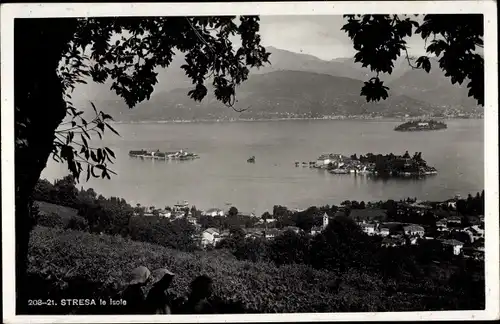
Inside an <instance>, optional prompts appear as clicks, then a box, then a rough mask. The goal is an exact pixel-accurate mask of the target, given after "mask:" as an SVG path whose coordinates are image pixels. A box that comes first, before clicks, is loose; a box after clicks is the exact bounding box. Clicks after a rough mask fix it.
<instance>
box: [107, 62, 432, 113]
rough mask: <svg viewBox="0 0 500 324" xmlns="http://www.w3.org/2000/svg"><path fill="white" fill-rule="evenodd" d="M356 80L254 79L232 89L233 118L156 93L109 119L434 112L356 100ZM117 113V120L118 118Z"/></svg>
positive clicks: (209, 104)
mask: <svg viewBox="0 0 500 324" xmlns="http://www.w3.org/2000/svg"><path fill="white" fill-rule="evenodd" d="M362 85H363V82H362V81H361V80H355V79H351V78H346V77H335V76H331V75H326V74H319V73H310V72H301V71H276V72H270V73H265V74H256V75H252V76H250V78H249V79H248V80H247V81H246V82H245V83H243V84H242V85H241V86H240V87H239V88H238V89H237V100H238V103H237V108H238V109H240V108H248V107H249V108H248V110H246V111H245V112H243V113H236V112H234V111H232V110H231V109H229V108H227V107H225V106H224V105H222V104H221V103H220V102H218V101H217V100H215V98H214V97H213V95H211V94H209V95H207V97H206V98H205V99H204V100H203V101H202V102H200V103H198V102H195V101H193V100H192V99H190V98H188V97H187V92H188V89H175V90H172V91H166V92H158V93H156V94H155V95H154V96H152V97H151V99H150V100H149V101H148V102H144V103H142V104H140V105H139V106H138V107H137V108H135V109H132V110H128V111H127V110H126V109H124V107H123V106H122V107H118V105H117V104H116V103H114V104H113V103H112V102H107V103H103V104H104V105H112V106H113V107H109V108H111V111H110V112H111V114H112V115H113V116H115V119H116V120H121V121H153V120H175V119H183V120H188V119H220V118H256V119H259V118H261V119H267V118H288V117H305V118H311V117H323V116H349V115H366V114H373V115H380V116H387V117H389V116H403V115H405V114H409V115H415V116H416V115H422V114H428V113H433V112H436V111H437V110H436V108H433V107H432V106H430V105H429V104H426V103H424V102H420V101H418V100H415V99H412V98H410V97H408V96H405V95H392V96H390V97H389V98H388V99H387V100H385V101H381V102H378V103H366V100H365V99H364V97H361V96H360V90H361V87H362ZM120 113H121V114H120Z"/></svg>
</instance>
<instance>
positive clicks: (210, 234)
mask: <svg viewBox="0 0 500 324" xmlns="http://www.w3.org/2000/svg"><path fill="white" fill-rule="evenodd" d="M218 238H219V230H217V229H215V228H207V229H206V230H204V231H203V232H202V233H201V246H202V247H206V246H208V245H215V243H216V242H217V239H218Z"/></svg>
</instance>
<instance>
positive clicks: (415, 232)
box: [403, 224, 425, 237]
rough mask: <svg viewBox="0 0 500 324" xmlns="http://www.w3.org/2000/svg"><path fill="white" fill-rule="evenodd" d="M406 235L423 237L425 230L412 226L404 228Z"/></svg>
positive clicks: (418, 226)
mask: <svg viewBox="0 0 500 324" xmlns="http://www.w3.org/2000/svg"><path fill="white" fill-rule="evenodd" d="M403 229H404V232H405V234H406V235H410V236H419V237H423V236H424V234H425V229H424V228H423V227H422V226H420V225H415V224H410V225H407V226H405V227H403Z"/></svg>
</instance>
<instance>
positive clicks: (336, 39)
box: [260, 15, 425, 60]
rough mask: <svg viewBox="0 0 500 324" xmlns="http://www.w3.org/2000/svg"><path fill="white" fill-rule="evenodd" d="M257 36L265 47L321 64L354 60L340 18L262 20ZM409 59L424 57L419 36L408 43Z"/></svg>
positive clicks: (307, 17)
mask: <svg viewBox="0 0 500 324" xmlns="http://www.w3.org/2000/svg"><path fill="white" fill-rule="evenodd" d="M260 19H261V24H260V34H261V37H262V44H263V45H264V46H274V47H277V48H280V49H285V50H289V51H292V52H297V53H304V54H310V55H314V56H316V57H319V58H321V59H324V60H331V59H335V58H341V57H352V56H354V50H353V48H352V41H351V40H350V39H349V37H348V36H347V33H345V32H344V31H342V30H340V29H341V28H342V26H343V25H344V23H345V20H344V18H343V17H342V16H319V15H310V16H261V17H260ZM408 46H409V53H410V55H421V54H424V53H425V50H424V41H423V40H422V39H421V38H420V36H412V37H411V38H410V39H408Z"/></svg>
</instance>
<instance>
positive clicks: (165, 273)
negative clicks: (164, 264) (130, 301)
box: [146, 269, 175, 314]
mask: <svg viewBox="0 0 500 324" xmlns="http://www.w3.org/2000/svg"><path fill="white" fill-rule="evenodd" d="M174 276H175V275H174V274H173V273H172V272H170V271H169V270H167V269H157V270H155V271H153V277H154V278H155V279H156V280H157V282H156V283H155V284H154V285H153V287H152V288H151V289H150V290H149V293H148V297H147V298H146V305H147V306H146V307H147V308H148V310H149V312H148V313H153V314H172V300H171V298H170V297H169V296H168V293H167V289H168V288H169V287H170V284H171V283H172V280H173V279H174Z"/></svg>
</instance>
